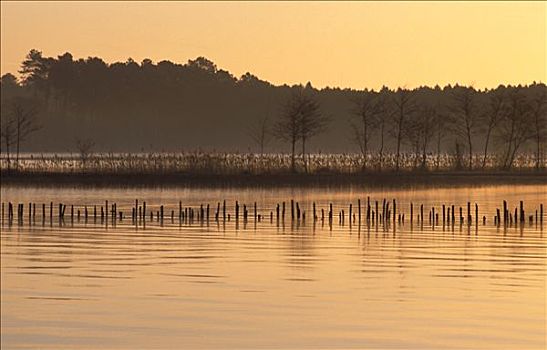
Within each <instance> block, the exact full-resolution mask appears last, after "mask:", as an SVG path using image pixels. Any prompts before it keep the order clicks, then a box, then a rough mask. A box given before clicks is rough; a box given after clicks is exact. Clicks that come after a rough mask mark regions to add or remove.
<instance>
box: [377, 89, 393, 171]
mask: <svg viewBox="0 0 547 350" xmlns="http://www.w3.org/2000/svg"><path fill="white" fill-rule="evenodd" d="M388 94H389V89H388V88H387V87H385V86H384V87H383V88H382V89H381V90H380V92H379V93H378V104H377V107H378V117H377V124H376V129H377V131H378V133H379V137H380V145H379V148H378V158H379V159H378V169H379V170H380V171H382V168H383V166H384V139H385V129H386V124H387V120H388V118H389V116H390V114H389V108H388V96H389V95H388Z"/></svg>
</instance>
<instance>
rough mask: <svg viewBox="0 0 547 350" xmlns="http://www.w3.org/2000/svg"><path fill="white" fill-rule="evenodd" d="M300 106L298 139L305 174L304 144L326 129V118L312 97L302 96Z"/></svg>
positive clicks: (306, 168) (306, 164)
mask: <svg viewBox="0 0 547 350" xmlns="http://www.w3.org/2000/svg"><path fill="white" fill-rule="evenodd" d="M300 104H301V108H300V110H301V112H300V114H299V116H300V117H299V121H298V122H299V124H300V139H301V142H302V160H303V162H304V171H306V172H307V171H308V162H307V159H306V142H307V141H309V140H310V139H311V138H312V137H313V136H316V135H318V134H319V133H321V132H323V131H324V130H325V129H326V127H327V124H328V118H327V117H326V116H325V115H324V114H322V113H321V111H320V108H319V103H318V102H317V101H316V100H314V99H313V98H312V97H310V96H306V95H303V94H302V95H301V98H300Z"/></svg>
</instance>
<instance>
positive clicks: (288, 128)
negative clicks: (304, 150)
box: [274, 93, 302, 172]
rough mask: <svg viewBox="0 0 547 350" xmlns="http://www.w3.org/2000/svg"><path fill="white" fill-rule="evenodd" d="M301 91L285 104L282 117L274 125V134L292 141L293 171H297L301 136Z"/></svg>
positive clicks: (281, 138) (284, 139)
mask: <svg viewBox="0 0 547 350" xmlns="http://www.w3.org/2000/svg"><path fill="white" fill-rule="evenodd" d="M301 98H302V94H301V93H293V94H292V95H291V96H290V97H289V99H288V100H287V102H286V103H285V105H284V106H283V111H282V113H281V116H280V118H279V119H278V120H277V122H276V124H275V125H274V135H275V136H276V137H277V138H278V139H280V140H283V141H288V142H290V143H291V171H292V172H295V171H296V166H295V154H296V142H297V141H298V140H299V138H300V113H301Z"/></svg>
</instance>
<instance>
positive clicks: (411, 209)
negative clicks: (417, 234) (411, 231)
mask: <svg viewBox="0 0 547 350" xmlns="http://www.w3.org/2000/svg"><path fill="white" fill-rule="evenodd" d="M413 216H414V206H413V204H412V202H410V226H412V220H413Z"/></svg>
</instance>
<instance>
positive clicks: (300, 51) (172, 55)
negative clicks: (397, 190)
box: [1, 1, 547, 88]
mask: <svg viewBox="0 0 547 350" xmlns="http://www.w3.org/2000/svg"><path fill="white" fill-rule="evenodd" d="M1 10H2V11H1V13H2V16H1V64H2V67H1V71H2V74H4V73H6V72H15V71H16V70H17V69H18V67H19V64H20V62H21V61H22V60H23V58H24V56H25V55H26V53H27V52H28V51H29V50H30V49H31V48H36V49H39V50H42V51H43V52H44V54H45V55H48V56H57V55H60V54H62V53H64V52H66V51H69V52H71V53H72V54H73V55H74V56H75V57H76V58H80V57H88V56H99V57H102V58H103V59H104V60H106V61H107V62H113V61H125V60H126V59H127V58H128V57H131V58H133V59H135V60H136V61H138V62H140V61H141V60H142V59H143V58H151V59H152V60H153V61H155V62H157V61H160V60H163V59H168V60H171V61H174V62H179V63H185V62H186V61H187V60H188V59H190V58H195V57H197V56H206V57H207V58H209V59H211V60H212V61H214V62H215V63H216V64H217V65H218V66H219V67H221V68H224V69H227V70H229V71H230V72H232V73H234V74H235V75H237V76H240V75H241V74H243V73H245V72H247V71H250V72H252V73H254V74H256V75H258V76H259V77H260V78H262V79H265V80H268V81H270V82H273V83H276V84H280V83H285V82H286V83H290V84H292V83H306V82H307V81H311V82H312V84H313V85H314V86H316V87H324V86H341V87H354V88H363V87H370V88H378V87H380V86H382V85H383V84H385V85H387V86H390V87H396V86H407V87H414V86H417V85H435V84H440V85H444V84H447V83H455V82H458V83H462V84H473V85H474V86H476V87H492V86H497V85H498V84H500V83H504V84H506V83H512V84H516V83H530V82H532V81H534V80H535V81H543V82H545V80H546V79H545V77H546V67H545V66H546V53H545V51H546V33H545V22H546V17H547V12H546V3H545V2H533V3H525V2H499V3H496V2H484V3H476V2H473V3H466V2H450V3H432V2H423V3H421V2H400V3H398V2H389V3H388V2H358V3H356V2H351V3H339V2H336V3H329V2H320V3H308V2H305V3H288V2H284V3H275V2H267V3H258V2H256V3H254V2H242V3H224V2H207V3H196V2H192V3H180V2H164V3H158V2H154V3H152V2H150V3H147V2H81V1H78V2H7V1H2V2H1Z"/></svg>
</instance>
